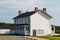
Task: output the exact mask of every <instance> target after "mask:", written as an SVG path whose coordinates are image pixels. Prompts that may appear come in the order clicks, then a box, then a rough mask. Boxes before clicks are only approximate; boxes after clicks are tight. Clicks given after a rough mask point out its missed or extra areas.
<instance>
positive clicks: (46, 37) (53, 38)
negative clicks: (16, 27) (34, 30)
mask: <svg viewBox="0 0 60 40" xmlns="http://www.w3.org/2000/svg"><path fill="white" fill-rule="evenodd" d="M36 37H39V38H45V39H49V40H60V37H55V36H36Z"/></svg>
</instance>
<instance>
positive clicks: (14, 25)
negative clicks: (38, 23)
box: [13, 24, 29, 26]
mask: <svg viewBox="0 0 60 40" xmlns="http://www.w3.org/2000/svg"><path fill="white" fill-rule="evenodd" d="M22 25H29V24H14V25H13V26H22Z"/></svg>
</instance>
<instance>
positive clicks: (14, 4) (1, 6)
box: [0, 0, 60, 25]
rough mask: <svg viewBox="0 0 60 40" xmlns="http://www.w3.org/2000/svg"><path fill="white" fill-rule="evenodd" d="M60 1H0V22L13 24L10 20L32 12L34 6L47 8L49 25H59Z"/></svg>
mask: <svg viewBox="0 0 60 40" xmlns="http://www.w3.org/2000/svg"><path fill="white" fill-rule="evenodd" d="M59 4H60V0H0V22H9V23H13V20H12V18H13V17H15V16H17V15H18V10H21V11H22V12H25V11H32V10H34V7H35V6H38V7H39V9H42V8H43V7H46V8H47V13H48V14H50V15H52V16H53V18H52V19H51V20H50V21H51V24H55V25H60V5H59Z"/></svg>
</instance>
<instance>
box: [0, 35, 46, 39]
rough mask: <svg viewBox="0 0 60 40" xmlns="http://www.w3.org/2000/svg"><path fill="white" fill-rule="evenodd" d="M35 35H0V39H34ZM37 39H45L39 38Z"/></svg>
mask: <svg viewBox="0 0 60 40" xmlns="http://www.w3.org/2000/svg"><path fill="white" fill-rule="evenodd" d="M34 39H37V38H35V37H26V36H0V40H34ZM38 40H46V39H43V38H39V39H38Z"/></svg>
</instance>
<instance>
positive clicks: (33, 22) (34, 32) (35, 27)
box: [11, 7, 52, 36]
mask: <svg viewBox="0 0 60 40" xmlns="http://www.w3.org/2000/svg"><path fill="white" fill-rule="evenodd" d="M51 18H52V17H51V16H50V15H49V14H48V13H47V12H46V8H43V9H40V10H39V9H38V7H35V8H34V11H30V12H28V11H27V12H25V13H21V11H19V12H18V16H16V17H14V18H13V20H14V26H13V27H12V28H11V29H12V30H11V32H12V33H13V34H24V35H30V36H44V35H50V34H51V33H52V30H51V25H50V19H51Z"/></svg>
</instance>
